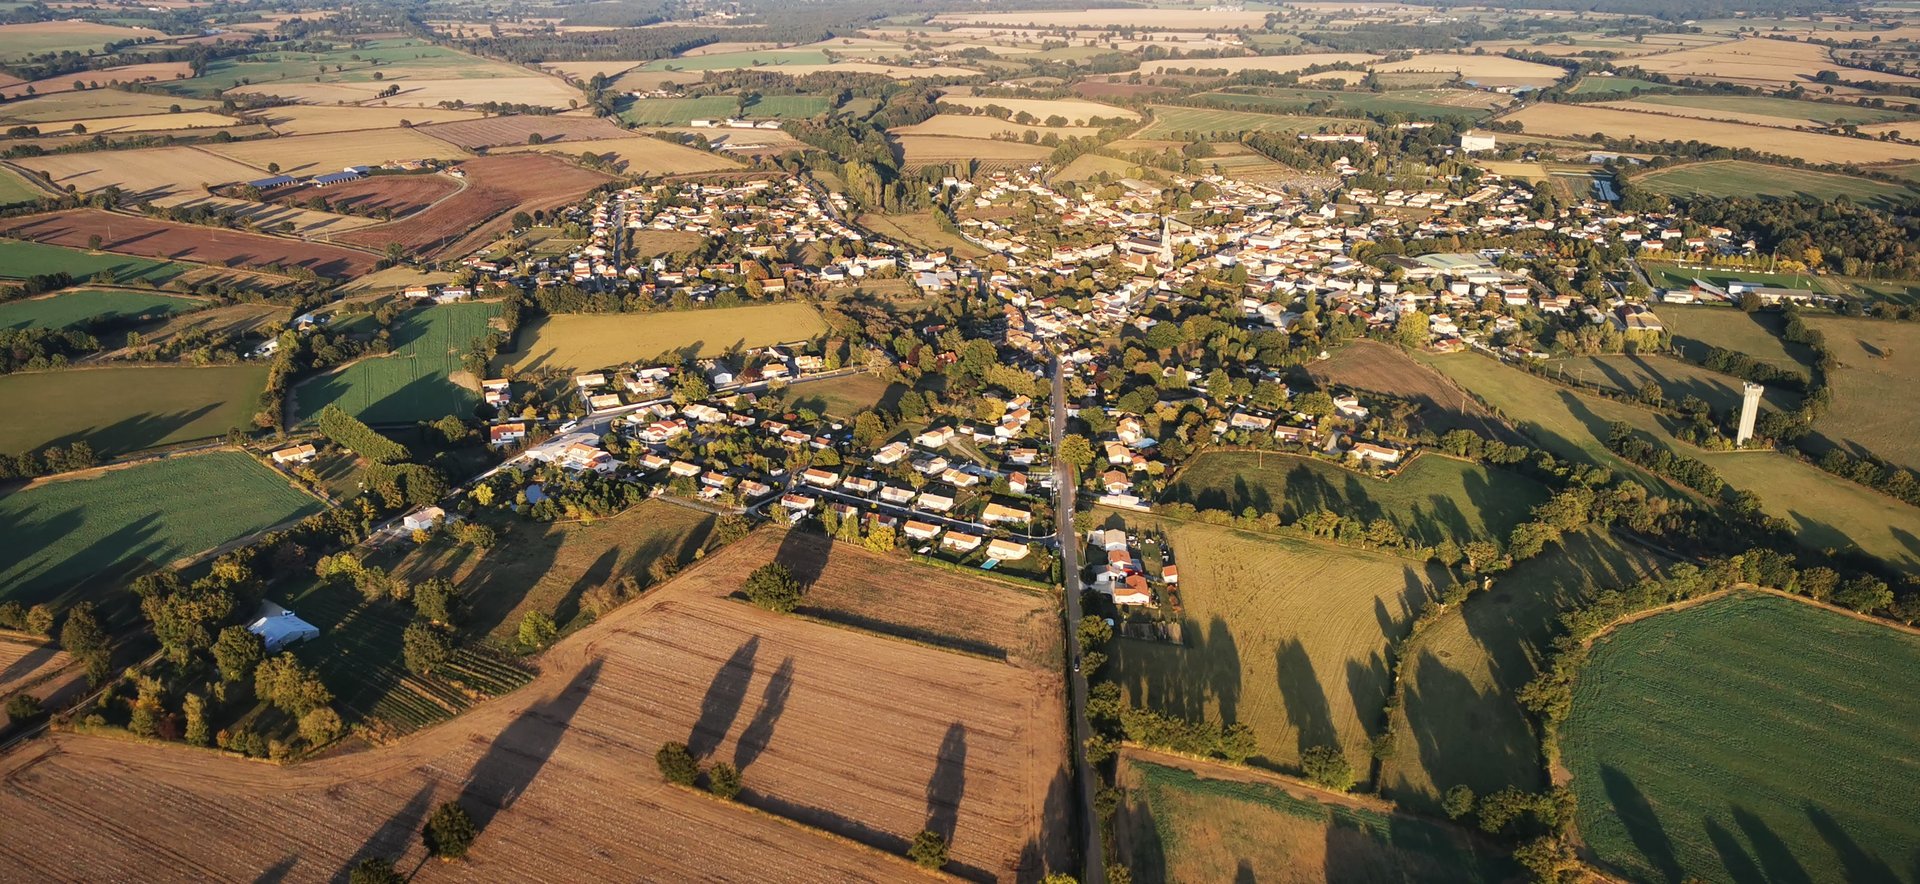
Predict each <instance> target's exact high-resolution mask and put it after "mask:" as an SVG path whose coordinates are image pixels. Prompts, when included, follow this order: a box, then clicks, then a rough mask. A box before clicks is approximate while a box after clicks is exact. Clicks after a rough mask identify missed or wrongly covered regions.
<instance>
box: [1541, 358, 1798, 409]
mask: <svg viewBox="0 0 1920 884" xmlns="http://www.w3.org/2000/svg"><path fill="white" fill-rule="evenodd" d="M1547 367H1548V368H1549V369H1551V370H1554V371H1561V372H1565V376H1566V377H1567V378H1569V379H1578V380H1579V381H1580V383H1581V384H1583V385H1592V386H1597V387H1601V388H1605V389H1611V390H1615V391H1618V392H1620V393H1624V394H1626V395H1628V396H1638V395H1639V394H1640V387H1641V385H1643V384H1645V383H1646V382H1648V381H1652V382H1654V383H1656V384H1658V385H1659V386H1660V391H1661V394H1662V395H1664V396H1665V397H1666V400H1667V401H1668V402H1679V401H1680V400H1682V399H1684V398H1686V397H1688V396H1697V397H1699V398H1700V399H1702V400H1704V401H1705V402H1706V403H1707V404H1708V405H1711V406H1713V408H1714V409H1715V410H1717V411H1729V410H1732V409H1736V408H1739V407H1740V401H1741V397H1742V395H1743V394H1742V393H1741V392H1740V390H1741V383H1742V382H1741V380H1740V379H1739V378H1736V377H1732V376H1730V375H1724V374H1721V373H1719V372H1717V371H1709V370H1707V369H1705V368H1701V367H1700V366H1697V365H1694V364H1693V363H1690V362H1683V361H1681V360H1679V359H1675V358H1673V357H1671V356H1662V355H1660V354H1657V353H1656V354H1649V355H1645V356H1640V355H1625V354H1620V355H1610V356H1568V357H1565V358H1561V359H1554V360H1549V361H1548V362H1547ZM1760 401H1761V402H1763V403H1765V404H1766V406H1767V407H1769V408H1774V409H1778V410H1780V411H1792V410H1794V409H1796V408H1799V407H1800V396H1799V395H1798V394H1796V393H1794V392H1793V391H1791V390H1788V389H1785V388H1782V387H1770V388H1768V389H1767V392H1766V393H1765V394H1763V395H1762V396H1761V400H1760Z"/></svg>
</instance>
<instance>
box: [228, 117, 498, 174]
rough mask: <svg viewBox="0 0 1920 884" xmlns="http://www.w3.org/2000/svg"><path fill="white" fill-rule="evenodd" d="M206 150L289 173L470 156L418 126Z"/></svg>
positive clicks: (316, 172) (249, 163)
mask: <svg viewBox="0 0 1920 884" xmlns="http://www.w3.org/2000/svg"><path fill="white" fill-rule="evenodd" d="M446 125H449V126H457V125H462V124H459V123H448V124H446ZM202 149H203V150H205V151H207V152H209V153H212V154H215V155H218V156H223V157H226V158H228V159H231V160H235V161H237V162H241V163H246V164H247V165H249V166H252V167H254V168H256V169H260V170H262V171H266V170H267V169H268V167H269V166H272V165H276V164H277V165H279V167H280V173H281V174H285V175H318V174H321V173H323V172H337V171H339V170H341V169H344V168H346V167H347V166H363V165H364V166H378V165H380V164H381V163H386V162H391V161H394V160H425V159H435V160H458V159H461V158H463V157H465V156H466V155H467V154H466V152H464V151H461V150H459V149H457V148H455V147H453V146H452V145H449V144H447V143H446V142H445V141H441V140H439V139H437V138H432V137H429V136H428V135H426V134H425V132H424V131H422V130H419V129H383V130H380V131H378V132H371V133H370V132H329V133H325V134H321V135H292V136H288V137H285V138H269V139H267V140H265V141H245V142H235V143H232V144H210V145H207V146H205V147H204V148H202ZM262 177H264V176H262Z"/></svg>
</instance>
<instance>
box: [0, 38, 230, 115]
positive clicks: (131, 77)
mask: <svg viewBox="0 0 1920 884" xmlns="http://www.w3.org/2000/svg"><path fill="white" fill-rule="evenodd" d="M0 27H6V26H0ZM191 71H192V68H191V67H190V66H189V65H188V64H187V63H186V62H184V61H152V62H143V63H141V64H130V65H122V66H120V67H117V68H105V69H103V70H98V71H79V72H76V73H71V74H60V75H57V76H52V77H46V78H43V79H39V80H34V81H33V82H31V83H9V84H6V85H4V86H0V98H19V97H20V96H22V95H26V94H27V87H29V86H31V87H33V94H34V95H52V94H54V93H56V92H72V91H74V87H75V86H76V85H80V86H83V87H84V88H85V89H88V90H91V89H93V88H94V87H95V86H96V85H98V86H112V85H114V84H117V83H164V82H172V81H173V80H176V79H178V78H180V77H185V76H187V75H188V74H189V73H191Z"/></svg>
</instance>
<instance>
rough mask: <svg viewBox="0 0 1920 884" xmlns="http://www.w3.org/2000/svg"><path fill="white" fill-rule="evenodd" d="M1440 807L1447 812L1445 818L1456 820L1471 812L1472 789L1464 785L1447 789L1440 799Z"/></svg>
mask: <svg viewBox="0 0 1920 884" xmlns="http://www.w3.org/2000/svg"><path fill="white" fill-rule="evenodd" d="M1440 809H1441V810H1444V811H1446V812H1447V819H1452V820H1457V819H1459V818H1461V817H1463V816H1466V815H1467V814H1470V813H1472V812H1473V790H1472V789H1469V788H1467V787H1466V786H1455V787H1453V788H1451V789H1448V790H1447V794H1446V796H1445V797H1443V798H1441V799H1440Z"/></svg>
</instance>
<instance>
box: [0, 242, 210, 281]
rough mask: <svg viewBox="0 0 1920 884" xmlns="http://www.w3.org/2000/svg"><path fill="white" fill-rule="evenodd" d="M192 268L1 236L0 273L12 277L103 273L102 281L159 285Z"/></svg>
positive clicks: (81, 277)
mask: <svg viewBox="0 0 1920 884" xmlns="http://www.w3.org/2000/svg"><path fill="white" fill-rule="evenodd" d="M192 269H193V267H192V265H188V264H180V263H176V262H173V261H154V260H149V259H147V258H135V257H132V256H129V255H116V254H113V253H111V252H84V251H81V250H79V249H68V248H62V247H60V246H50V245H43V244H41V243H35V242H21V241H20V240H14V239H0V276H5V277H11V278H13V279H25V278H26V277H29V276H39V275H41V274H44V273H67V274H71V275H72V276H73V278H74V279H77V280H88V279H94V278H96V277H99V276H100V275H101V274H106V278H105V281H108V282H112V283H114V284H117V285H132V284H133V283H136V282H146V283H151V284H153V285H161V284H163V283H165V282H167V281H168V280H171V279H173V278H174V277H177V276H180V275H181V274H184V273H186V272H187V271H189V270H192Z"/></svg>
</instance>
